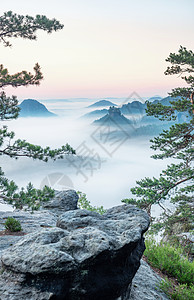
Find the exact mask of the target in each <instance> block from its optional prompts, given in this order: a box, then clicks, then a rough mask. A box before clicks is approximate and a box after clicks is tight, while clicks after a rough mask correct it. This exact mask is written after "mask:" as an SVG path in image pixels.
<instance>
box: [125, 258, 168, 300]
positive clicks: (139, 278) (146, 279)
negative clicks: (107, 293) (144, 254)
mask: <svg viewBox="0 0 194 300" xmlns="http://www.w3.org/2000/svg"><path fill="white" fill-rule="evenodd" d="M160 281H161V278H160V277H159V276H158V275H157V274H156V273H155V272H154V271H153V270H152V269H151V268H150V266H149V265H148V264H147V263H146V262H145V261H143V260H141V266H140V268H139V270H138V271H137V273H136V274H135V277H134V279H133V283H132V286H131V293H130V297H129V299H128V300H140V299H142V300H168V299H169V298H168V297H167V296H166V295H165V294H164V293H163V292H162V291H161V290H160V289H159V287H158V285H159V283H160Z"/></svg>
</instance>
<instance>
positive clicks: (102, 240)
mask: <svg viewBox="0 0 194 300" xmlns="http://www.w3.org/2000/svg"><path fill="white" fill-rule="evenodd" d="M148 226H149V218H148V215H147V214H146V213H145V212H143V211H142V210H140V209H138V208H136V207H134V206H132V205H121V206H117V207H114V208H112V209H109V210H108V211H107V213H105V214H104V215H102V216H101V215H99V214H97V213H95V212H91V211H86V210H80V209H76V210H70V211H66V212H65V213H63V214H61V215H59V217H58V219H57V223H56V226H53V227H49V228H41V229H39V230H38V231H37V230H36V231H34V232H32V233H30V234H28V235H26V236H24V237H22V238H21V239H20V240H19V241H18V242H17V243H16V244H15V245H13V246H12V247H10V248H8V249H6V250H5V251H3V253H2V271H1V273H2V274H1V276H0V295H3V296H1V297H0V299H1V300H8V299H9V300H11V299H13V300H19V299H20V300H24V299H31V300H36V299H66V300H68V299H76V300H79V299H80V300H82V299H85V300H87V299H88V300H89V299H94V300H95V299H102V300H103V299H106V300H109V299H111V300H114V299H115V300H116V299H123V300H124V299H129V294H130V285H131V282H132V279H133V277H134V275H135V273H136V272H137V270H138V268H139V265H140V259H141V256H142V254H143V251H144V249H145V246H144V238H143V233H144V232H145V231H146V230H147V229H148Z"/></svg>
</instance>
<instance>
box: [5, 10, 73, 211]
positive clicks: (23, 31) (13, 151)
mask: <svg viewBox="0 0 194 300" xmlns="http://www.w3.org/2000/svg"><path fill="white" fill-rule="evenodd" d="M62 28H63V25H62V24H60V22H59V21H57V20H56V19H52V20H50V19H48V18H47V17H46V16H40V15H37V16H36V17H35V18H33V17H31V16H23V15H18V14H14V13H12V12H11V11H9V12H6V13H4V15H3V16H1V17H0V42H2V43H3V45H4V46H6V47H10V46H11V43H10V41H9V40H10V38H18V37H21V38H24V39H29V40H36V38H37V36H36V32H37V31H38V30H43V31H46V32H47V33H51V32H53V31H58V30H60V29H62ZM42 79H43V75H42V72H41V69H40V66H39V64H38V63H37V64H36V65H35V67H34V74H32V73H31V72H27V71H21V72H18V73H16V74H9V72H8V70H7V69H6V68H4V66H3V65H0V88H1V89H2V91H1V93H0V119H1V121H4V120H11V119H16V118H17V117H18V115H19V107H18V100H17V98H16V96H12V97H7V96H6V93H5V91H4V90H3V89H4V88H5V87H7V86H12V87H20V86H29V85H39V84H40V81H41V80H42ZM14 136H15V134H14V132H13V131H11V132H10V131H9V130H8V127H7V126H2V128H1V129H0V155H5V156H9V157H11V158H15V159H17V158H19V157H30V158H33V159H39V160H42V161H45V162H47V161H48V159H49V158H51V159H53V160H56V159H60V158H63V155H64V154H69V153H72V154H75V151H74V150H73V148H71V146H70V145H68V144H66V145H65V146H62V147H61V148H59V149H54V150H53V149H50V148H49V147H46V148H42V147H41V146H37V145H33V144H30V143H28V142H27V141H25V140H20V139H18V140H15V139H14ZM53 196H54V191H53V190H52V189H50V188H48V187H45V188H44V189H43V190H37V189H35V188H34V187H33V186H32V184H31V183H30V184H28V186H27V188H26V189H24V188H22V189H21V190H18V187H17V185H16V184H15V183H14V182H13V181H9V180H8V179H7V178H6V177H5V176H4V173H3V171H2V169H1V168H0V199H3V200H4V201H6V202H7V203H9V204H12V205H13V206H14V207H16V208H22V207H23V206H24V205H27V206H28V207H30V208H31V209H32V210H33V209H37V208H38V207H39V206H40V203H41V201H47V200H48V199H50V198H51V197H53Z"/></svg>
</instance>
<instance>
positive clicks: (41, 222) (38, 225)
mask: <svg viewBox="0 0 194 300" xmlns="http://www.w3.org/2000/svg"><path fill="white" fill-rule="evenodd" d="M8 217H13V218H15V219H17V220H18V221H20V223H21V226H22V230H23V232H25V233H26V234H28V233H31V232H34V231H35V230H40V229H42V228H45V227H46V228H47V227H48V228H49V227H54V226H56V221H57V216H56V215H54V214H53V213H50V212H49V211H37V212H34V213H33V214H31V213H30V212H25V211H14V212H2V211H0V231H2V230H4V229H5V227H4V223H5V221H6V219H7V218H8ZM21 238H22V236H16V235H4V236H0V254H1V251H3V250H4V249H6V248H8V247H10V246H12V245H14V244H15V243H16V242H17V241H19V240H20V239H21Z"/></svg>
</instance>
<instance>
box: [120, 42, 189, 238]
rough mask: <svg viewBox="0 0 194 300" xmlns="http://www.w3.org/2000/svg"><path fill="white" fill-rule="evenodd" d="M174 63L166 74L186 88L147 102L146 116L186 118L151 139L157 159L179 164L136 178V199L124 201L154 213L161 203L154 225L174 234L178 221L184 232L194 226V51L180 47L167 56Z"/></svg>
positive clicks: (166, 232) (172, 118)
mask: <svg viewBox="0 0 194 300" xmlns="http://www.w3.org/2000/svg"><path fill="white" fill-rule="evenodd" d="M166 61H167V62H169V63H171V66H170V67H168V68H167V70H166V71H165V75H174V74H177V75H179V76H181V78H182V79H183V80H184V81H185V82H186V84H187V87H184V88H180V87H178V88H175V89H173V90H172V92H171V93H170V96H171V97H173V98H172V100H171V101H170V105H168V106H165V105H162V104H161V103H158V104H152V103H150V102H147V111H146V112H147V115H149V116H155V117H156V118H159V119H160V120H169V121H170V120H176V119H177V115H178V113H182V114H183V115H184V119H185V121H184V122H182V123H175V124H174V125H172V126H171V127H170V128H169V130H164V131H163V132H162V133H161V134H159V136H158V137H155V138H154V139H152V140H151V142H152V146H151V148H152V149H154V150H159V151H160V152H159V153H158V154H156V155H153V156H152V157H153V158H154V159H165V158H173V159H177V160H178V161H179V163H177V164H174V163H173V164H171V165H169V166H168V167H167V169H166V170H163V171H162V172H161V174H160V176H159V178H144V179H142V180H140V181H137V186H136V187H134V188H132V189H131V192H132V194H133V195H135V196H136V197H135V198H131V199H124V200H123V202H126V203H132V204H136V205H137V206H139V207H140V208H142V209H145V210H146V211H147V212H148V213H149V214H150V215H151V207H152V205H153V204H158V205H159V206H160V207H161V208H162V209H163V214H162V216H161V219H160V220H159V221H160V222H158V223H156V224H154V226H153V227H152V228H155V229H158V230H160V229H161V228H164V229H165V234H168V235H170V234H171V233H172V229H173V225H174V224H175V223H176V224H179V225H180V228H181V231H182V232H185V231H189V230H190V229H192V228H193V215H194V214H193V208H194V207H193V203H194V201H193V195H192V193H193V191H194V184H193V176H194V172H193V165H192V163H193V154H194V148H193V139H194V137H193V125H194V118H193V113H194V76H193V73H194V53H193V52H192V51H190V50H189V51H188V50H187V49H186V48H184V47H182V46H181V47H180V49H179V51H178V54H176V53H171V54H170V55H169V57H168V58H167V59H166ZM169 198H170V201H171V203H173V204H174V210H173V211H170V209H169V208H167V207H165V200H166V199H169Z"/></svg>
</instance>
